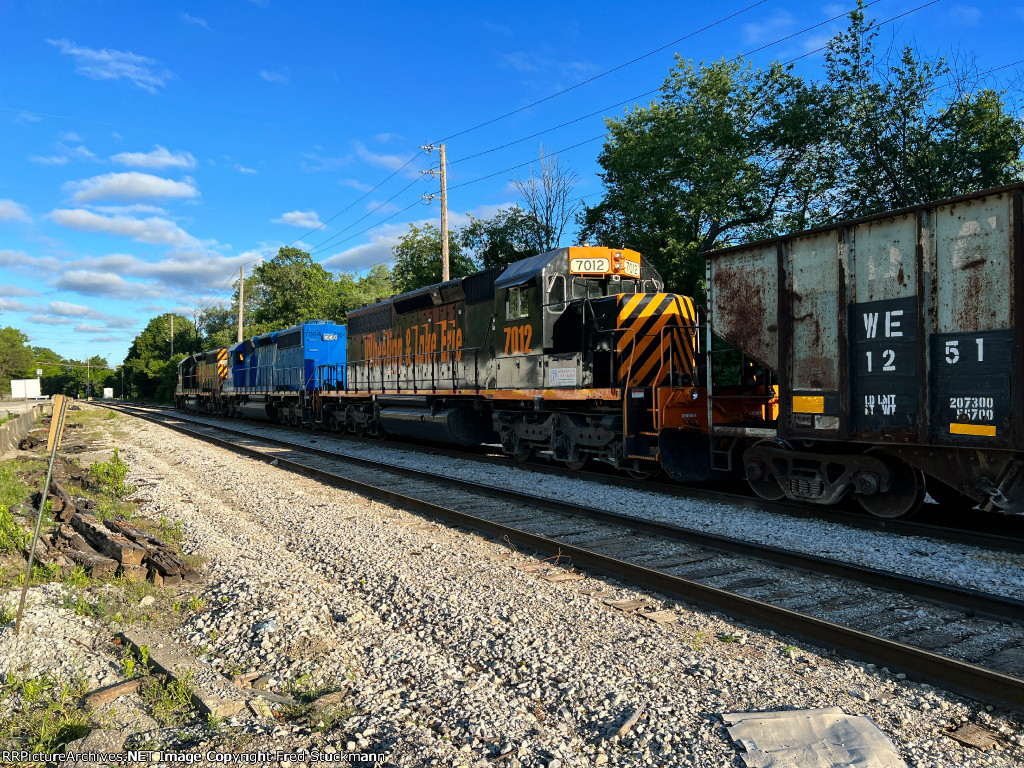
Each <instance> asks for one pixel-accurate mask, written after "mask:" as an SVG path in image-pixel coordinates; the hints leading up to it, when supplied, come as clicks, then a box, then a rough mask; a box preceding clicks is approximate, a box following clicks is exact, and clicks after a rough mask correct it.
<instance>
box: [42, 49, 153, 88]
mask: <svg viewBox="0 0 1024 768" xmlns="http://www.w3.org/2000/svg"><path fill="white" fill-rule="evenodd" d="M47 42H48V43H50V45H55V46H57V47H58V48H59V49H60V52H61V53H63V54H66V55H68V56H71V57H72V58H73V59H74V60H75V70H76V71H77V72H78V73H79V74H80V75H85V76H86V77H89V78H92V79H93V80H120V79H122V78H124V79H126V80H129V81H131V82H132V83H134V84H135V85H137V86H138V87H139V88H141V89H142V90H144V91H148V92H149V93H157V89H158V88H163V87H164V85H166V82H167V80H169V79H170V78H171V77H172V75H171V73H170V72H168V71H167V70H163V71H159V72H157V71H155V70H154V69H152V66H153V65H154V64H156V61H154V60H153V59H150V58H148V57H146V56H139V55H138V54H135V53H132V52H131V51H115V50H110V49H106V48H104V49H102V50H96V49H94V48H86V47H85V46H81V45H76V44H75V43H74V42H72V41H70V40H65V39H61V40H47Z"/></svg>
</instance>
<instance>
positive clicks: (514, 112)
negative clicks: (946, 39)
mask: <svg viewBox="0 0 1024 768" xmlns="http://www.w3.org/2000/svg"><path fill="white" fill-rule="evenodd" d="M879 1H880V0H874V2H879ZM766 2H767V0H758V2H756V3H753V4H752V5H748V6H747V7H746V8H743V9H741V10H739V11H736V12H735V13H731V14H729V15H728V16H725V17H723V18H721V19H719V20H718V21H715V22H712V23H711V24H707V25H706V26H703V27H701V28H700V29H695V30H694V31H693V32H690V33H688V34H685V35H683V36H682V37H680V38H678V39H677V40H673V41H672V42H670V43H665V45H662V46H661V47H659V48H655V49H654V50H653V51H648V52H647V53H645V54H643V55H642V56H637V57H636V58H635V59H630V60H629V61H627V62H624V63H622V64H619V65H618V66H616V67H612V68H611V69H609V70H606V71H604V72H602V73H600V74H598V75H594V76H593V77H588V78H587V79H586V80H581V81H580V82H578V83H576V84H575V85H570V86H569V87H568V88H563V89H562V90H560V91H556V92H555V93H552V94H551V95H550V96H545V97H544V98H543V99H537V101H534V102H532V103H530V104H527V105H526V106H524V107H519V108H518V109H513V110H512V111H511V112H506V113H505V114H503V115H498V117H494V118H491V119H490V120H485V121H484V122H482V123H479V124H477V125H474V126H473V127H472V128H466V129H464V130H461V131H459V132H458V133H453V134H452V135H451V136H446V137H445V138H443V139H438V140H437V141H433V142H431V144H440V143H441V142H442V141H444V142H447V141H451V140H452V139H454V138H457V137H458V136H464V135H465V134H467V133H471V132H473V131H475V130H477V129H479V128H483V127H484V126H487V125H492V124H493V123H496V122H498V121H499V120H504V119H505V118H506V117H511V116H512V115H517V114H519V113H520V112H524V111H526V110H527V109H530V108H531V107H535V106H537V105H538V104H543V103H544V102H545V101H550V100H551V99H554V98H556V97H558V96H561V95H562V94H565V93H569V91H574V90H576V89H577V88H579V87H581V86H584V85H586V84H587V83H592V82H594V81H595V80H599V79H601V78H602V77H605V76H606V75H610V74H611V73H612V72H618V71H619V70H620V69H623V68H624V67H628V66H630V65H631V64H635V63H636V62H638V61H642V60H643V59H646V58H648V57H650V56H653V55H654V54H656V53H661V52H662V51H664V50H665V49H666V48H671V47H672V46H673V45H675V44H676V43H681V42H683V40H688V39H689V38H691V37H694V36H695V35H699V34H700V33H701V32H706V31H707V30H709V29H711V28H713V27H717V26H718V25H719V24H724V23H725V22H727V21H729V20H731V19H734V18H736V17H737V16H740V15H742V14H744V13H746V12H747V11H749V10H750V9H751V8H756V7H757V6H759V5H764V4H765V3H766Z"/></svg>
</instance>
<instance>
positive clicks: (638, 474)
mask: <svg viewBox="0 0 1024 768" xmlns="http://www.w3.org/2000/svg"><path fill="white" fill-rule="evenodd" d="M623 469H625V470H626V474H627V475H629V476H630V477H632V478H633V479H634V480H650V479H651V478H652V477H654V476H655V475H656V474H658V471H659V470H660V469H661V467H659V466H658V465H657V464H652V463H651V462H649V461H644V462H639V461H635V462H633V466H632V467H623Z"/></svg>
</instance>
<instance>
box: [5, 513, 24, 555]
mask: <svg viewBox="0 0 1024 768" xmlns="http://www.w3.org/2000/svg"><path fill="white" fill-rule="evenodd" d="M28 539H29V536H28V532H27V531H25V530H23V529H22V527H21V525H20V524H19V523H18V522H17V521H16V520H15V519H14V516H13V515H12V514H11V513H10V510H8V509H7V507H6V506H0V552H6V553H7V554H14V553H15V552H19V551H21V548H22V547H23V546H24V545H25V544H28Z"/></svg>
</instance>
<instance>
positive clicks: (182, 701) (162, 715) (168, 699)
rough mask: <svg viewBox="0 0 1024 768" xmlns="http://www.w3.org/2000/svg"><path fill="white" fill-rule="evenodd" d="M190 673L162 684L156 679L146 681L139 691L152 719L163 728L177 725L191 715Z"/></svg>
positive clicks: (191, 683)
mask: <svg viewBox="0 0 1024 768" xmlns="http://www.w3.org/2000/svg"><path fill="white" fill-rule="evenodd" d="M192 685H193V682H192V673H191V672H189V673H188V674H186V675H185V676H184V678H183V679H181V680H171V681H170V682H168V683H166V684H164V683H161V682H159V681H157V680H153V681H152V682H149V683H147V684H146V685H144V686H143V687H142V689H141V690H140V691H139V693H140V694H141V696H142V700H143V701H144V702H146V705H147V706H148V708H149V712H150V714H151V715H152V716H153V719H154V720H156V721H157V722H158V723H160V725H161V726H163V727H165V728H169V727H173V726H179V725H182V724H183V723H185V721H186V720H189V719H191V716H192Z"/></svg>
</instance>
